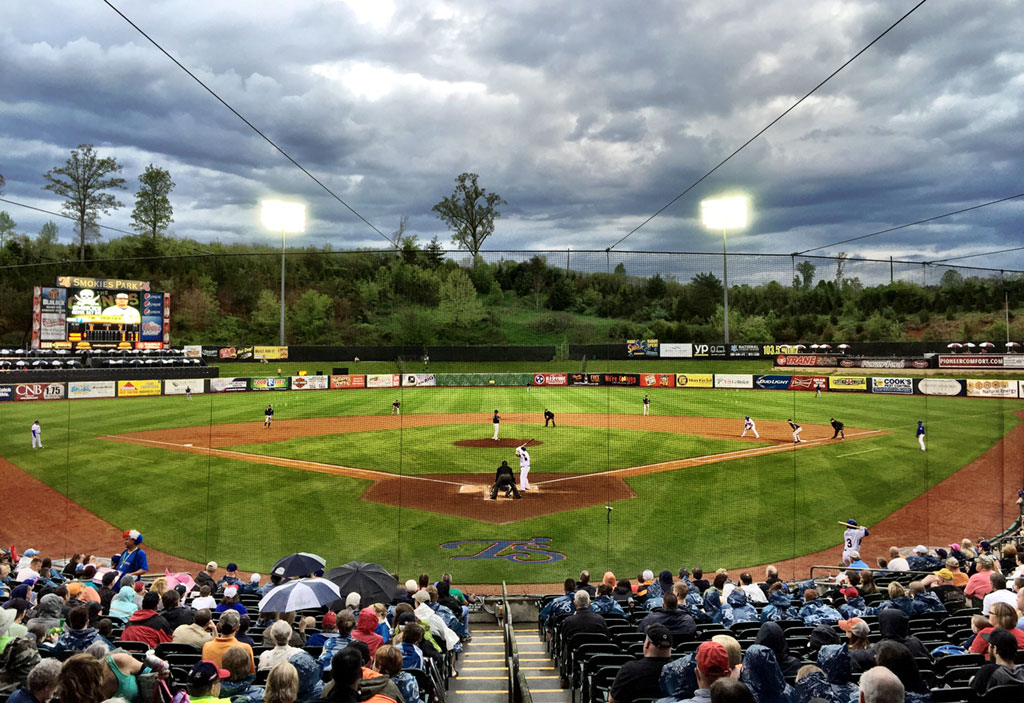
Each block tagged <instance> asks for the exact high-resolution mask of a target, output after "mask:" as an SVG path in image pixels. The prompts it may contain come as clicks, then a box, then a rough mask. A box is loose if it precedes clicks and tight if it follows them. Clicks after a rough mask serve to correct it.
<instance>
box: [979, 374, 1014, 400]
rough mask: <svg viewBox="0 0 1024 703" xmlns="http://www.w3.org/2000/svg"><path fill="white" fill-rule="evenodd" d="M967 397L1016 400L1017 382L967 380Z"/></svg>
mask: <svg viewBox="0 0 1024 703" xmlns="http://www.w3.org/2000/svg"><path fill="white" fill-rule="evenodd" d="M967 395H970V396H975V397H978V398H1016V397H1017V381H1002V380H1000V381H989V380H984V381H979V380H976V379H973V378H969V379H967Z"/></svg>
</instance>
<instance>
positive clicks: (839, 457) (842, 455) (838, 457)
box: [836, 447, 881, 459]
mask: <svg viewBox="0 0 1024 703" xmlns="http://www.w3.org/2000/svg"><path fill="white" fill-rule="evenodd" d="M880 449H881V447H875V448H874V449H865V450H864V451H860V452H853V453H852V454H837V455H836V458H837V459H845V458H846V457H848V456H857V455H858V454H867V453H868V452H877V451H879V450H880Z"/></svg>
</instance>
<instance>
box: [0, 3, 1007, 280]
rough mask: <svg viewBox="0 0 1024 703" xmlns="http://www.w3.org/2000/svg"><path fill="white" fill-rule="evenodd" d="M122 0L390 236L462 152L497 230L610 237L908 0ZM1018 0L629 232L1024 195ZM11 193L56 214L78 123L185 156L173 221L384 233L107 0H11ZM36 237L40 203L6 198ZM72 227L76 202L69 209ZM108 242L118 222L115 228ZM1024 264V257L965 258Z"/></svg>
mask: <svg viewBox="0 0 1024 703" xmlns="http://www.w3.org/2000/svg"><path fill="white" fill-rule="evenodd" d="M115 4H116V5H118V7H119V8H120V9H121V10H122V11H123V12H124V13H125V14H126V15H128V16H129V17H130V18H131V19H132V20H133V21H135V22H136V23H137V24H138V25H139V26H140V27H141V28H142V29H143V30H144V31H146V32H147V33H149V34H150V36H151V37H153V39H154V40H156V41H157V42H159V43H160V44H161V45H162V46H163V47H164V48H165V49H166V50H167V51H168V52H170V53H171V54H172V55H173V56H175V57H176V58H177V59H178V60H179V61H181V62H182V63H183V64H184V65H186V66H187V67H188V68H189V69H191V70H192V71H193V72H194V73H195V74H196V75H197V76H199V77H200V78H201V79H202V80H203V81H205V82H206V83H207V84H208V85H210V87H211V88H213V89H214V90H215V91H217V92H218V93H219V94H220V96H221V97H222V98H223V99H224V100H226V101H227V102H229V103H230V104H231V105H232V106H234V107H235V108H236V109H237V110H238V111H239V112H241V113H242V114H243V115H245V116H246V117H247V118H248V119H249V120H250V121H251V122H253V124H255V125H256V126H257V127H258V128H260V129H261V130H262V131H263V132H264V133H266V134H267V135H268V136H269V137H271V138H272V139H274V140H275V141H276V142H277V143H278V144H279V145H280V146H281V147H282V148H283V149H285V150H286V151H288V152H289V153H290V154H291V155H292V156H293V157H294V158H295V159H296V160H298V161H299V162H300V163H302V164H303V165H304V166H305V167H306V168H307V169H308V170H309V171H311V172H312V173H313V174H315V175H316V176H317V177H318V178H320V179H321V180H322V181H323V182H324V183H326V184H327V185H328V186H329V187H330V188H331V189H333V190H334V191H335V192H336V193H338V195H339V196H340V197H341V198H343V199H344V200H345V201H346V202H347V203H348V204H349V205H351V206H352V207H353V208H354V209H355V210H357V211H358V212H359V213H360V214H362V215H363V216H364V217H365V218H366V219H367V220H369V221H370V222H372V223H373V224H374V225H375V226H376V227H377V228H379V229H380V230H381V231H383V232H385V233H388V234H390V233H391V232H392V231H394V230H395V229H396V228H397V226H398V223H399V220H400V218H401V217H402V216H403V215H407V216H408V217H409V221H410V227H409V230H410V232H411V233H413V234H416V235H418V236H419V237H420V239H421V240H424V241H425V240H429V239H430V238H431V237H432V236H434V235H435V234H440V235H442V238H443V239H444V240H445V241H447V240H448V238H449V235H447V234H446V233H445V229H444V226H443V224H442V223H441V222H440V221H438V220H437V219H436V217H435V216H434V215H433V213H432V212H431V207H432V206H433V205H434V204H435V203H436V202H438V201H439V200H440V199H441V198H442V197H444V196H445V195H448V194H450V193H451V190H452V187H453V185H454V178H455V176H456V175H457V174H458V173H460V172H462V171H472V172H476V173H478V174H480V183H481V185H483V186H484V187H485V188H487V189H488V190H492V191H496V192H497V193H499V194H500V195H501V196H502V197H504V198H505V199H506V200H507V201H508V205H507V206H506V207H504V209H503V214H502V217H501V218H500V220H499V221H498V224H497V228H496V231H495V234H494V236H493V237H492V238H491V239H490V240H488V242H487V244H486V245H485V248H486V249H529V248H538V249H562V250H564V249H566V248H572V249H604V248H605V247H608V246H610V245H612V244H613V243H614V242H616V241H617V240H618V239H620V238H621V237H622V236H623V235H625V234H626V233H627V232H629V231H630V230H632V229H633V228H634V227H636V226H637V225H638V224H640V223H641V222H642V221H643V220H645V219H646V218H647V217H649V216H650V215H651V214H653V213H654V212H655V211H657V210H658V209H659V208H661V207H662V206H663V205H665V204H666V203H668V202H669V201H670V200H671V199H672V198H674V197H675V196H676V195H678V194H679V193H680V192H682V191H683V190H684V189H685V188H686V187H687V186H689V185H690V184H691V183H693V182H694V181H695V180H696V179H697V178H699V177H700V176H701V175H703V174H704V173H705V172H706V171H707V170H709V169H710V168H711V167H713V166H714V165H715V164H716V163H718V162H719V161H720V160H721V159H722V158H724V157H725V156H726V155H728V154H729V153H730V152H732V151H733V150H734V149H735V148H737V147H738V146H739V145H741V144H742V143H743V142H745V141H746V140H747V139H748V138H750V137H751V136H753V135H754V134H755V133H756V132H757V131H758V130H759V129H761V128H762V127H763V126H764V125H766V124H767V123H768V122H769V121H770V120H771V119H773V118H774V117H776V116H777V115H778V114H780V113H781V112H782V111H783V110H785V109H786V108H787V107H789V106H790V105H791V104H792V103H793V102H795V101H796V99H797V98H799V97H800V96H801V95H803V94H804V93H805V92H807V91H808V90H810V89H811V88H812V87H813V86H814V85H816V84H817V83H818V82H819V81H821V80H822V79H823V78H825V77H826V76H827V75H828V74H830V73H831V72H832V71H833V70H835V69H836V68H838V67H839V66H840V65H841V64H842V63H843V62H844V61H846V60H847V59H848V58H849V57H851V56H852V55H853V54H855V53H856V52H857V51H858V50H860V49H861V48H862V47H864V46H865V45H866V44H867V43H868V42H870V41H871V40H872V39H873V38H874V37H876V36H877V35H878V34H879V33H881V32H882V31H883V30H884V29H885V28H886V27H888V26H889V25H890V24H891V23H892V22H894V21H895V20H896V19H897V18H898V17H900V16H901V15H902V14H903V13H905V12H906V11H907V10H909V9H910V8H911V7H913V5H914V4H916V3H915V2H911V1H910V0H885V1H882V0H880V1H877V2H872V1H869V0H849V1H847V2H841V1H835V0H804V2H799V3H798V2H794V1H793V0H767V1H766V0H759V1H757V2H755V1H753V0H682V1H680V0H675V1H672V2H670V1H661V0H648V2H643V3H637V2H609V1H606V0H590V1H589V2H586V3H583V2H577V1H574V0H569V2H550V0H544V1H541V0H512V1H511V2H503V3H497V2H484V3H481V2H463V1H462V0H455V1H451V2H437V1H435V0H417V1H416V2H406V1H405V0H316V1H313V0H309V1H301V0H300V1H296V2H264V1H262V0H252V1H250V2H247V3H239V2H226V1H225V0H204V1H203V2H197V1H195V0H188V1H185V0H181V1H173V0H162V1H161V2H140V1H135V2H129V1H128V0H117V2H115ZM1021 37H1024V13H1022V12H1021V5H1020V3H1016V2H1013V1H1012V0H984V1H981V2H963V0H930V1H929V2H927V3H925V4H924V5H923V6H922V7H921V8H920V9H918V10H917V11H916V12H915V13H913V14H912V15H911V16H910V17H909V18H907V19H906V20H905V21H904V22H903V23H902V24H900V25H899V26H898V27H897V28H896V29H894V30H893V31H892V32H890V33H889V34H888V35H887V36H886V37H884V38H883V39H882V40H881V41H879V42H878V43H877V44H876V45H875V46H873V47H872V48H871V49H869V50H868V51H867V52H866V53H865V54H863V55H862V56H861V57H860V58H859V59H858V60H856V61H855V62H853V63H852V64H851V65H850V66H849V67H847V68H846V69H845V70H844V71H843V72H841V73H840V74H839V75H838V76H836V77H835V78H833V79H832V80H831V81H830V82H829V83H828V84H827V85H825V86H824V87H823V88H822V89H820V90H819V91H818V92H817V93H816V94H815V95H814V96H813V97H812V98H810V99H809V100H807V101H805V102H804V103H803V104H802V105H800V106H799V107H798V108H796V109H795V110H794V111H793V112H791V113H790V114H789V115H788V116H787V117H785V118H784V119H783V120H782V121H781V122H779V123H778V124H777V125H776V126H774V127H773V128H772V129H771V130H769V131H768V132H767V133H766V134H765V135H763V136H762V137H760V138H759V139H758V140H757V141H755V142H754V143H753V144H751V145H750V146H749V147H747V148H746V149H745V150H744V151H743V152H741V153H740V154H739V155H737V156H736V157H734V158H733V159H732V160H731V161H730V162H729V163H728V164H726V165H725V166H723V167H722V168H721V169H720V170H719V171H717V172H716V173H715V174H714V175H712V176H711V177H710V178H709V179H708V180H706V181H705V182H704V183H702V184H701V185H700V186H698V187H697V188H695V189H694V190H693V191H691V192H690V193H689V194H687V195H686V196H684V197H683V198H681V199H680V200H678V201H677V202H676V203H675V204H674V205H672V206H671V207H669V208H668V209H667V210H666V211H665V212H664V213H663V214H662V215H660V216H659V217H657V218H655V219H654V220H652V221H651V222H650V223H648V224H647V225H646V226H644V227H643V228H641V229H640V230H639V231H637V232H636V233H635V234H633V235H631V236H630V237H629V238H628V239H626V241H625V242H623V243H622V244H619V245H618V249H620V250H657V251H665V250H667V251H709V252H713V251H716V250H720V246H721V239H720V236H719V235H714V234H709V233H707V232H706V231H705V230H704V229H703V227H702V226H701V224H700V220H699V202H700V200H701V199H702V198H706V197H709V196H714V195H717V194H721V193H731V192H745V193H747V194H749V195H750V197H751V198H752V202H753V206H754V208H755V215H754V219H753V221H752V222H751V223H750V226H749V227H748V228H747V229H745V230H743V231H739V232H735V233H730V236H729V248H730V251H747V252H781V253H789V252H793V251H801V250H804V249H807V248H810V247H813V246H818V245H821V244H827V243H829V242H833V241H836V240H840V239H843V238H846V237H853V236H857V235H861V234H866V233H869V232H873V231H876V230H880V229H883V228H886V227H891V226H895V225H899V224H903V223H906V222H911V221H914V220H918V219H923V218H926V217H932V216H935V215H939V214H943V213H946V212H950V211H953V210H956V209H959V208H964V207H969V206H972V205H976V204H979V203H982V202H985V201H989V200H994V199H997V198H1002V197H1006V196H1008V195H1013V194H1016V193H1018V192H1024V187H1022V186H1024V177H1022V176H1024V164H1022V157H1024V129H1022V125H1024V116H1022V110H1021V105H1022V99H1024V43H1022V39H1021ZM0 67H2V68H0V174H3V175H4V176H5V178H6V180H7V185H6V188H5V189H4V195H3V196H0V197H5V198H9V199H11V200H16V201H19V202H24V203H28V204H30V205H34V206H37V207H42V208H47V209H51V210H57V209H59V201H58V200H57V199H56V198H55V197H53V196H52V195H51V194H50V193H49V192H46V191H43V190H41V187H42V184H43V180H42V174H43V173H44V172H45V171H46V170H48V169H49V168H51V167H53V166H56V165H59V164H61V163H63V161H64V160H65V159H66V158H67V156H68V153H69V150H70V149H71V148H73V147H75V146H76V145H78V144H80V143H92V144H95V145H96V148H97V150H98V151H99V153H100V154H101V155H111V156H116V157H117V158H118V159H119V160H120V161H121V162H122V163H123V164H124V166H125V169H124V174H123V175H124V176H125V177H126V178H127V179H128V186H129V190H128V191H126V192H124V193H123V197H122V200H123V201H124V202H125V203H126V207H125V208H123V209H121V210H119V211H116V212H115V213H113V214H112V215H110V216H108V217H104V218H103V219H102V220H101V222H102V223H103V224H107V225H111V226H115V227H120V228H123V229H128V228H129V218H130V212H131V205H132V200H133V199H132V193H133V192H134V191H135V189H136V187H137V184H138V182H137V178H138V175H139V174H140V173H141V171H142V169H143V168H144V167H145V166H146V164H149V163H153V164H156V165H158V166H161V167H163V168H166V169H168V170H170V172H171V174H172V176H173V178H174V180H175V181H176V183H177V188H176V190H175V191H174V193H173V195H172V204H173V206H174V210H175V220H176V221H175V223H174V225H172V228H171V231H172V233H174V234H176V235H179V236H187V237H194V238H196V239H200V240H206V241H209V240H220V241H225V242H228V241H239V240H242V241H253V240H256V239H260V240H263V241H267V242H268V243H272V242H274V241H276V240H275V238H274V236H273V235H272V234H268V233H266V232H264V231H263V230H262V228H261V227H260V224H259V217H258V202H259V200H260V199H261V198H264V197H268V196H270V197H281V198H287V199H300V200H303V201H305V202H306V203H308V206H309V212H310V217H311V221H310V222H309V226H308V232H307V234H306V235H305V238H304V240H302V241H304V242H306V243H310V244H321V243H324V244H326V243H329V244H331V245H332V246H334V247H335V248H355V247H378V246H381V245H384V244H385V242H384V240H383V239H382V238H381V237H380V236H379V235H378V234H377V233H375V232H374V231H373V230H372V229H370V228H369V227H368V226H367V225H366V224H364V223H363V222H361V221H360V220H358V219H357V218H356V217H355V216H354V215H352V214H351V213H350V212H349V211H348V210H346V209H345V208H344V207H343V206H342V205H341V204H340V203H338V202H336V201H335V200H333V199H332V198H330V196H328V195H326V194H325V193H324V192H323V191H321V190H320V189H319V187H318V186H317V185H316V184H315V183H313V182H312V181H311V180H310V179H309V178H308V177H307V176H305V175H304V174H302V173H301V172H300V171H299V170H298V169H296V168H295V167H294V166H292V165H291V164H290V163H288V162H287V161H286V160H285V159H284V158H283V157H281V156H280V154H278V153H276V152H275V151H274V150H273V149H272V147H270V145H268V144H267V143H266V142H264V141H263V140H262V139H260V138H259V137H258V136H257V135H256V134H254V133H253V132H252V131H251V130H249V128H248V127H246V126H245V125H244V124H243V123H242V122H241V121H240V120H239V119H238V118H237V117H235V116H234V115H232V114H231V113H230V112H228V111H227V110H226V109H225V108H224V107H223V106H222V105H220V104H219V103H217V102H216V100H214V98H213V97H212V96H210V95H209V94H208V93H206V92H205V91H204V90H203V89H202V88H201V87H200V86H199V85H198V84H196V83H195V82H194V81H193V80H192V79H191V78H189V77H188V76H187V75H186V74H185V73H184V72H183V71H182V70H181V69H179V68H178V67H176V66H175V65H174V64H173V63H172V62H171V61H170V60H169V59H167V57H166V56H164V55H163V54H161V53H160V52H159V51H158V50H157V49H156V48H155V47H153V46H152V45H151V44H150V43H149V42H147V41H146V39H145V38H144V37H142V36H141V35H140V34H139V33H138V32H136V30H135V29H133V28H132V27H131V26H129V25H128V24H127V23H126V22H125V21H124V20H123V19H121V18H120V17H119V16H118V15H117V14H116V13H115V12H114V11H113V10H111V9H110V8H109V7H108V6H107V5H106V4H104V3H103V2H101V1H100V0H44V1H43V2H28V1H26V0H13V1H10V2H5V3H2V5H0ZM0 208H2V209H5V210H7V211H8V212H9V213H10V214H11V216H12V217H13V218H14V219H15V221H16V222H17V223H18V231H21V232H25V233H28V234H34V233H35V232H37V231H38V230H39V227H40V226H41V225H42V224H43V223H44V222H45V221H46V220H47V219H50V218H48V217H47V216H45V215H41V214H38V213H33V212H31V211H29V210H25V209H23V208H19V207H15V206H11V205H7V204H4V203H0ZM1022 216H1024V198H1021V199H1019V200H1016V201H1012V202H1009V203H1004V204H1001V205H995V206H992V207H989V208H985V209H982V210H980V211H977V212H973V213H968V214H965V215H960V216H957V217H954V218H949V219H946V220H942V221H940V222H937V223H934V224H932V225H928V226H920V227H914V228H910V229H908V230H904V231H900V232H897V233H893V234H889V235H883V236H880V237H875V238H872V239H867V240H865V241H863V242H858V243H855V244H848V245H844V246H839V247H834V248H832V249H829V250H825V251H824V252H823V253H834V252H836V251H839V250H845V251H848V252H850V253H851V254H852V255H855V256H877V257H888V256H890V255H894V256H896V257H897V258H907V259H914V260H917V259H927V260H934V259H941V258H946V257H950V256H958V255H963V254H970V253H976V252H983V251H989V250H994V249H1000V248H1006V247H1013V246H1021V245H1022V244H1024V237H1022V235H1021V222H1022V219H1024V217H1022ZM59 225H60V230H61V233H62V237H63V238H70V236H71V223H70V222H69V221H67V220H64V221H61V222H59ZM105 236H112V235H111V233H109V232H108V233H106V235H105ZM963 263H966V264H973V265H978V266H996V267H1007V268H1010V267H1013V268H1019V269H1024V252H1016V253H1013V254H1004V255H1000V256H990V257H979V258H973V259H966V260H964V262H963Z"/></svg>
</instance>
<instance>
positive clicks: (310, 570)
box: [270, 552, 327, 577]
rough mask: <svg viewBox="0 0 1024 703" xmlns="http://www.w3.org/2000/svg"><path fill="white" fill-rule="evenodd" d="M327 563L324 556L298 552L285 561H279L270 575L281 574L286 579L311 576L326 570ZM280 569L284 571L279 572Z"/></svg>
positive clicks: (287, 557)
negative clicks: (323, 569)
mask: <svg viewBox="0 0 1024 703" xmlns="http://www.w3.org/2000/svg"><path fill="white" fill-rule="evenodd" d="M326 563H327V562H326V561H325V560H324V558H323V557H322V556H318V555H316V554H310V553H309V552H298V553H296V554H289V555H288V556H286V557H285V558H284V559H281V560H280V561H278V562H277V563H276V564H274V568H273V569H272V570H271V572H270V573H272V574H280V575H281V576H285V577H287V576H309V575H310V574H315V573H316V572H317V571H319V570H320V569H322V568H324V564H326ZM278 569H284V571H278Z"/></svg>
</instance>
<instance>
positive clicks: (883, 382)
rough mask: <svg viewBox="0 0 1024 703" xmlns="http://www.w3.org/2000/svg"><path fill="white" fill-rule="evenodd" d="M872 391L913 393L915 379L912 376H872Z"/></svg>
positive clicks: (900, 393)
mask: <svg viewBox="0 0 1024 703" xmlns="http://www.w3.org/2000/svg"><path fill="white" fill-rule="evenodd" d="M871 392H872V393H885V394H889V395H913V393H914V379H912V378H879V377H878V376H872V377H871Z"/></svg>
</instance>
